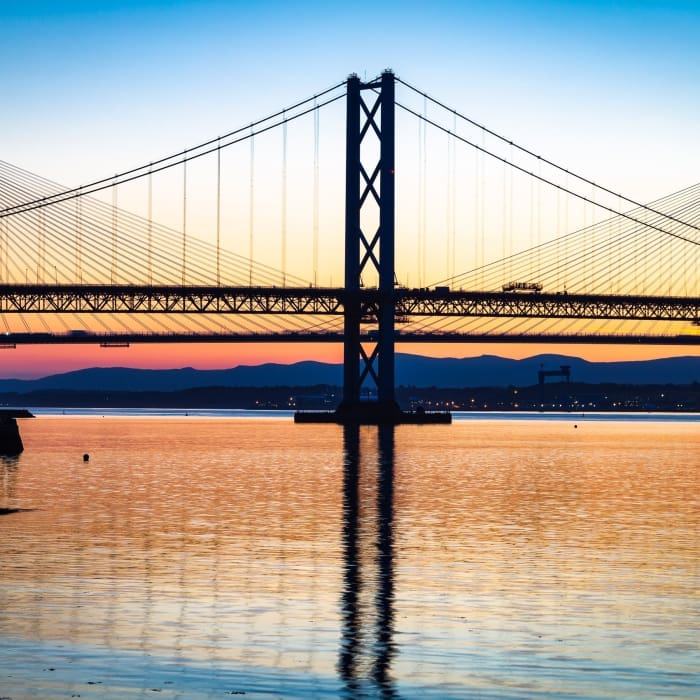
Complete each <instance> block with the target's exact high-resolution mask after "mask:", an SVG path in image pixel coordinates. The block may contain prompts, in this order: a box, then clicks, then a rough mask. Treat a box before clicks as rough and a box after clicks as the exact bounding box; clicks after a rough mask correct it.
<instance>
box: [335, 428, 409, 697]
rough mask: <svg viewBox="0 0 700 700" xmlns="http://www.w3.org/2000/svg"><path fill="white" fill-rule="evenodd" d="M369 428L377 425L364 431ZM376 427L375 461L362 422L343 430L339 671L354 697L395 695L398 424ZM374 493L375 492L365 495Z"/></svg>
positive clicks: (348, 690)
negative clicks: (364, 449)
mask: <svg viewBox="0 0 700 700" xmlns="http://www.w3.org/2000/svg"><path fill="white" fill-rule="evenodd" d="M370 430H375V429H374V428H370V429H363V431H362V432H363V434H365V433H366V432H369V431H370ZM376 430H377V431H378V439H379V445H378V451H377V453H376V454H377V462H376V464H371V463H370V462H367V461H365V460H363V459H362V454H361V449H360V442H361V440H360V432H361V431H360V428H359V427H358V426H357V425H348V426H345V428H344V432H343V453H344V454H343V457H344V467H343V468H344V472H343V547H344V552H343V559H344V586H343V594H342V598H341V612H342V638H341V645H340V654H339V658H338V673H339V675H340V677H341V678H342V680H343V682H344V684H345V689H346V691H347V692H348V694H349V695H350V696H352V697H356V696H357V695H358V694H360V695H362V694H363V693H364V692H371V693H378V694H379V696H380V697H384V698H393V697H397V693H396V689H395V687H394V682H393V679H392V676H391V661H392V658H393V656H394V651H395V645H394V640H393V634H394V540H393V524H394V427H393V426H389V425H383V426H379V427H377V428H376ZM372 453H373V452H372ZM369 494H371V495H372V496H373V498H366V496H367V495H369Z"/></svg>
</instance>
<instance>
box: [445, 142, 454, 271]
mask: <svg viewBox="0 0 700 700" xmlns="http://www.w3.org/2000/svg"><path fill="white" fill-rule="evenodd" d="M452 155H453V154H452V135H451V134H450V133H449V132H447V192H446V194H447V206H446V207H445V277H446V278H448V279H449V277H450V259H451V257H452V256H451V252H452V251H451V250H450V243H451V238H450V232H451V229H452V220H451V215H452Z"/></svg>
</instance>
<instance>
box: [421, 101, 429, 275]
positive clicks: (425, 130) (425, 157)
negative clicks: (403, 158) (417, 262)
mask: <svg viewBox="0 0 700 700" xmlns="http://www.w3.org/2000/svg"><path fill="white" fill-rule="evenodd" d="M423 116H424V117H425V118H426V119H427V118H428V98H427V97H426V96H423ZM422 123H423V193H422V208H423V217H422V221H421V229H422V231H423V246H422V248H423V249H422V251H421V280H422V282H423V284H424V283H425V282H426V280H427V266H428V261H427V257H428V243H427V239H428V123H427V121H423V122H422Z"/></svg>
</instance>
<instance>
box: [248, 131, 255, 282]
mask: <svg viewBox="0 0 700 700" xmlns="http://www.w3.org/2000/svg"><path fill="white" fill-rule="evenodd" d="M249 205H250V230H249V235H248V265H249V269H248V284H249V285H250V286H251V287H252V286H253V232H254V230H255V218H254V213H255V212H254V207H255V135H254V133H253V127H252V125H251V127H250V202H249Z"/></svg>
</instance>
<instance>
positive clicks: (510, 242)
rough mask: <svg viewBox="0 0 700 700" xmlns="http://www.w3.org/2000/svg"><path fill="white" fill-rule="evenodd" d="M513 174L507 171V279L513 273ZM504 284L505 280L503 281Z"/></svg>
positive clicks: (511, 145)
mask: <svg viewBox="0 0 700 700" xmlns="http://www.w3.org/2000/svg"><path fill="white" fill-rule="evenodd" d="M509 161H510V162H511V163H512V162H513V144H512V143H511V144H510V157H509ZM513 174H514V170H513V168H509V169H508V197H509V202H508V205H509V206H508V209H509V215H508V261H509V262H508V277H509V278H510V277H512V272H513V258H512V255H513V220H514V215H513ZM503 281H504V282H506V280H503Z"/></svg>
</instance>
